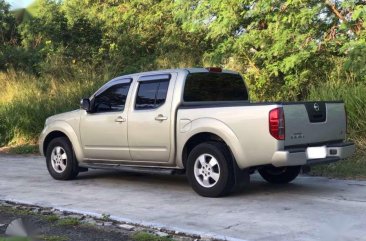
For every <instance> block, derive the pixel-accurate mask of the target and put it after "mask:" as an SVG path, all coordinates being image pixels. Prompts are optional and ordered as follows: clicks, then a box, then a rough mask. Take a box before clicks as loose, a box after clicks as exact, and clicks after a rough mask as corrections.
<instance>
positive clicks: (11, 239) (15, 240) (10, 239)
mask: <svg viewBox="0 0 366 241" xmlns="http://www.w3.org/2000/svg"><path fill="white" fill-rule="evenodd" d="M0 241H31V239H30V238H21V237H6V238H2V237H0Z"/></svg>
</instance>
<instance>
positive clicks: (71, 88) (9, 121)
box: [0, 71, 108, 151]
mask: <svg viewBox="0 0 366 241" xmlns="http://www.w3.org/2000/svg"><path fill="white" fill-rule="evenodd" d="M70 78H72V77H70ZM107 79H108V78H103V77H102V76H95V75H94V74H93V73H90V72H81V73H80V76H79V77H77V80H75V79H66V78H65V79H55V78H54V77H52V76H45V77H42V78H38V77H35V76H32V75H29V74H25V73H20V72H14V71H10V72H6V73H0V86H2V88H1V89H0V96H1V98H0V120H1V122H0V147H1V146H4V145H10V146H15V145H24V144H29V143H31V144H32V143H33V144H35V143H36V142H37V139H38V136H39V134H40V132H41V131H42V129H43V127H44V122H45V120H46V118H47V117H49V116H51V115H54V114H57V113H61V112H65V111H70V110H74V109H78V108H79V102H80V99H81V98H82V97H86V96H90V95H91V94H92V93H93V92H94V91H96V90H97V89H98V88H99V87H100V86H101V85H102V84H103V83H104V82H105V81H106V80H107ZM21 150H24V148H21ZM26 150H27V151H30V150H29V149H28V148H26Z"/></svg>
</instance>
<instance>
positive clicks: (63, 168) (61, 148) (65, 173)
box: [46, 137, 79, 180]
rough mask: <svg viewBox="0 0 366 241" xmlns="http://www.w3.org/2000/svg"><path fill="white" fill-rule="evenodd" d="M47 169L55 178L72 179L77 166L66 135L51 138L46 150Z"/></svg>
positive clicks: (76, 171) (76, 173)
mask: <svg viewBox="0 0 366 241" xmlns="http://www.w3.org/2000/svg"><path fill="white" fill-rule="evenodd" d="M46 163H47V169H48V172H49V173H50V175H51V176H52V177H53V178H54V179H56V180H70V179H74V178H75V177H76V176H77V175H78V174H79V167H78V163H77V160H76V158H75V155H74V151H73V149H72V145H71V143H70V141H69V140H68V139H67V138H66V137H58V138H55V139H53V140H52V141H51V142H50V144H49V145H48V147H47V152H46Z"/></svg>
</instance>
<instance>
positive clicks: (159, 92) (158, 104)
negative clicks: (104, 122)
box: [128, 73, 177, 162]
mask: <svg viewBox="0 0 366 241" xmlns="http://www.w3.org/2000/svg"><path fill="white" fill-rule="evenodd" d="M176 77H177V74H176V73H170V74H158V75H145V76H142V77H140V78H139V80H138V86H137V89H136V92H135V95H134V96H135V99H134V102H133V103H132V106H133V107H132V108H131V109H130V112H129V114H128V143H129V147H130V153H131V157H132V160H133V161H148V162H168V161H169V156H170V151H171V125H173V124H174V123H172V120H171V114H170V113H171V111H172V97H173V89H174V83H175V79H176Z"/></svg>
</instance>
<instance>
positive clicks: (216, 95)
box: [183, 72, 248, 102]
mask: <svg viewBox="0 0 366 241" xmlns="http://www.w3.org/2000/svg"><path fill="white" fill-rule="evenodd" d="M183 100H184V101H185V102H202V101H245V100H248V91H247V88H246V86H245V84H244V80H243V79H242V78H241V76H240V75H238V74H230V73H207V72H205V73H191V74H189V75H188V76H187V79H186V83H185V86H184V94H183Z"/></svg>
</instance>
